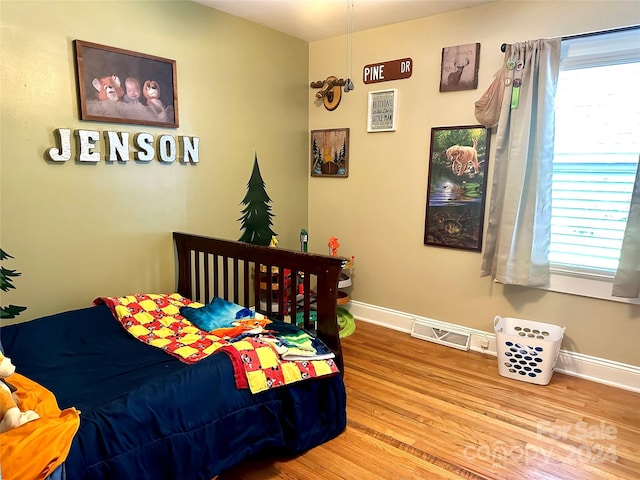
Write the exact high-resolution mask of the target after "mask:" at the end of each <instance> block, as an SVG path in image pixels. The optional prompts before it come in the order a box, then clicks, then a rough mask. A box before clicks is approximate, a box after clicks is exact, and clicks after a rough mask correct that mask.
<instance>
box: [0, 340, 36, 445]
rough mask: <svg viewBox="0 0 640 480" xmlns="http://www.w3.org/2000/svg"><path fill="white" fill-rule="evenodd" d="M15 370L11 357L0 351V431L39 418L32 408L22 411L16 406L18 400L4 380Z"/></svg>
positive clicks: (2, 431)
mask: <svg viewBox="0 0 640 480" xmlns="http://www.w3.org/2000/svg"><path fill="white" fill-rule="evenodd" d="M15 371H16V367H15V366H14V365H13V363H11V359H10V358H8V357H5V356H4V355H3V354H2V352H0V380H1V381H0V433H4V432H6V431H8V430H11V429H13V428H16V427H19V426H20V425H23V424H25V423H27V422H30V421H31V420H35V419H37V418H40V415H38V414H37V413H36V412H34V411H33V410H27V411H24V412H23V411H21V410H20V408H18V401H17V398H16V396H15V395H14V394H13V392H12V391H11V385H10V384H8V383H7V382H6V381H5V380H4V379H5V378H6V377H9V376H10V375H13V373H14V372H15Z"/></svg>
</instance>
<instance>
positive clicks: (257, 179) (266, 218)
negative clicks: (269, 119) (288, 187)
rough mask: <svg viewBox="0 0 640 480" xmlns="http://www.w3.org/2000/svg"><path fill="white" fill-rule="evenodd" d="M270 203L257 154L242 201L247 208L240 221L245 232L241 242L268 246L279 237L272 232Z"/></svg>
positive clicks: (243, 210) (244, 209)
mask: <svg viewBox="0 0 640 480" xmlns="http://www.w3.org/2000/svg"><path fill="white" fill-rule="evenodd" d="M270 203H271V199H270V198H269V195H267V191H266V190H265V183H264V180H262V175H260V167H259V166H258V155H257V154H256V155H255V158H254V161H253V171H252V172H251V178H250V179H249V182H248V183H247V193H246V195H245V196H244V199H243V200H242V204H243V205H244V206H245V207H244V208H243V209H242V217H240V218H239V219H238V220H240V221H241V222H242V230H244V232H243V233H242V236H241V237H240V239H239V240H240V241H241V242H245V243H251V244H253V245H263V246H267V245H269V243H271V239H272V238H273V237H274V236H275V235H277V234H276V233H275V232H274V231H273V230H271V226H272V225H273V223H272V221H271V218H272V217H273V213H271V205H269V204H270Z"/></svg>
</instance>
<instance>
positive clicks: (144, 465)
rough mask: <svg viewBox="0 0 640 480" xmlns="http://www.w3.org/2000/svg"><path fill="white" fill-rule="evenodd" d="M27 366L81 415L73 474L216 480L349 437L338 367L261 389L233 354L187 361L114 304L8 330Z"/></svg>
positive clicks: (10, 349)
mask: <svg viewBox="0 0 640 480" xmlns="http://www.w3.org/2000/svg"><path fill="white" fill-rule="evenodd" d="M1 333H2V344H3V346H4V349H5V353H6V355H7V356H9V357H11V359H12V360H13V363H14V364H15V365H16V366H17V371H18V372H19V373H21V374H23V375H25V376H27V377H29V378H31V379H32V380H35V381H36V382H38V383H40V384H41V385H43V386H44V387H46V388H48V389H49V390H51V391H52V392H53V393H54V394H55V396H56V398H57V400H58V403H59V406H60V408H62V409H64V408H67V407H72V406H73V407H76V408H77V409H79V410H80V411H81V415H80V428H79V430H78V432H77V434H76V436H75V438H74V440H73V444H72V446H71V450H70V452H69V455H68V457H67V459H66V462H65V465H64V468H65V471H66V475H67V478H69V479H73V480H82V479H91V480H98V479H107V478H108V479H127V480H128V479H132V478H136V479H154V480H156V479H171V480H175V479H185V480H187V479H188V480H196V479H206V480H208V479H211V478H212V477H213V476H215V475H217V474H219V473H221V472H223V471H224V470H226V469H228V468H230V467H232V466H234V465H237V464H238V463H241V462H242V461H244V460H246V459H249V458H256V457H264V456H271V455H274V456H290V455H296V454H298V453H301V452H303V451H305V450H308V449H310V448H312V447H314V446H317V445H319V444H321V443H323V442H326V441H327V440H330V439H332V438H334V437H336V436H337V435H338V434H340V433H341V432H342V431H343V430H344V428H345V426H346V394H345V388H344V383H343V380H342V377H341V376H340V375H336V376H332V377H323V378H318V379H313V380H307V381H303V382H300V383H296V384H294V385H289V386H287V387H280V388H276V389H273V390H269V391H266V392H262V393H260V394H257V395H253V394H251V393H250V392H249V391H248V390H239V389H237V388H236V387H235V382H234V377H233V369H232V366H231V361H230V360H229V358H228V357H227V355H225V354H223V353H219V354H214V355H212V356H210V357H207V358H206V359H204V360H202V361H200V362H198V363H197V364H195V365H187V364H184V363H182V362H180V361H179V360H178V359H176V358H173V357H171V356H169V355H168V354H166V353H165V352H163V351H161V350H160V349H158V348H155V347H151V346H149V345H145V344H144V343H142V342H140V341H138V340H136V339H134V338H132V337H131V336H130V335H129V334H128V333H127V332H125V331H124V329H123V328H122V327H121V326H120V325H119V324H118V323H117V321H116V320H115V319H114V317H113V315H112V314H111V311H110V310H109V308H108V307H107V306H105V305H98V306H93V307H88V308H84V309H80V310H74V311H70V312H66V313H61V314H57V315H52V316H49V317H44V318H41V319H38V320H33V321H30V322H25V323H21V324H16V325H11V326H7V327H3V328H2V330H1Z"/></svg>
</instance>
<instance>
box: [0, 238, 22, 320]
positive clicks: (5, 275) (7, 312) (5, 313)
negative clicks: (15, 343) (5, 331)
mask: <svg viewBox="0 0 640 480" xmlns="http://www.w3.org/2000/svg"><path fill="white" fill-rule="evenodd" d="M9 258H13V257H12V256H11V255H9V254H8V253H7V252H5V251H4V250H2V249H1V248H0V261H5V260H8V259H9ZM20 275H22V274H21V273H20V272H18V271H16V270H9V269H8V268H4V267H3V266H0V290H2V291H3V292H8V291H9V290H10V289H12V288H16V287H15V285H13V277H19V276H20ZM26 309H27V307H21V306H19V305H7V306H6V307H2V306H0V318H15V317H17V316H18V315H20V312H22V311H24V310H26Z"/></svg>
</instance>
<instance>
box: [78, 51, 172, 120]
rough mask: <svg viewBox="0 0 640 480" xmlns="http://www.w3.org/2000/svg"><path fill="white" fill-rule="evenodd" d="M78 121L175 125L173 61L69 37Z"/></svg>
mask: <svg viewBox="0 0 640 480" xmlns="http://www.w3.org/2000/svg"><path fill="white" fill-rule="evenodd" d="M74 47H75V54H76V73H77V76H78V97H79V109H80V119H81V120H96V121H102V122H115V123H131V124H138V125H156V126H161V127H171V128H177V127H178V126H179V123H178V87H177V84H176V62H175V61H174V60H169V59H166V58H161V57H156V56H153V55H146V54H143V53H137V52H132V51H130V50H123V49H121V48H114V47H108V46H105V45H98V44H95V43H90V42H85V41H82V40H74Z"/></svg>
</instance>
